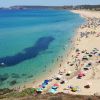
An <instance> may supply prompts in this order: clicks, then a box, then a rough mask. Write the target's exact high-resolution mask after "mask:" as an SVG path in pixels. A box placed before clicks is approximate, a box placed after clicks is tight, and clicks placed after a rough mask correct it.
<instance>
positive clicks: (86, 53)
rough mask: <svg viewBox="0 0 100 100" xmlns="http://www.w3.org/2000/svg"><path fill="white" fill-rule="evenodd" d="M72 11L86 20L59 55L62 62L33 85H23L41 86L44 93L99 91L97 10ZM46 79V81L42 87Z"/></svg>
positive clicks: (89, 93) (98, 14)
mask: <svg viewBox="0 0 100 100" xmlns="http://www.w3.org/2000/svg"><path fill="white" fill-rule="evenodd" d="M71 12H73V13H77V14H80V16H81V17H83V18H85V22H84V23H83V24H82V25H81V26H80V27H79V28H78V29H77V30H76V34H75V37H74V38H73V40H71V45H72V47H71V48H70V50H69V51H68V52H66V54H64V56H62V57H60V58H61V59H60V61H61V60H62V63H60V64H59V65H57V66H58V67H56V68H55V69H54V71H53V72H50V73H48V76H47V77H44V78H43V79H41V80H38V81H37V82H36V83H35V84H34V83H33V84H27V85H26V87H35V88H39V89H42V90H41V91H42V93H43V94H44V93H47V92H51V93H58V92H64V93H67V94H78V95H79V94H81V95H96V94H100V89H99V88H100V85H99V83H100V45H99V42H100V12H99V11H98V12H96V11H84V10H82V11H81V10H73V11H71ZM45 79H46V81H47V80H48V82H47V84H45V85H44V88H42V86H43V83H42V82H43V80H45ZM44 83H45V82H44ZM41 84H42V86H41ZM55 85H56V86H55ZM54 88H55V89H54Z"/></svg>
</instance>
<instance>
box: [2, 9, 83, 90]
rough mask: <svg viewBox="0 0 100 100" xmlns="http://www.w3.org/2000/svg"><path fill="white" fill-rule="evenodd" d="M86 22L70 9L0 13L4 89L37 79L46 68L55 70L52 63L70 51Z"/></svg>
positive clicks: (4, 11) (7, 11) (6, 11)
mask: <svg viewBox="0 0 100 100" xmlns="http://www.w3.org/2000/svg"><path fill="white" fill-rule="evenodd" d="M82 22H83V19H81V18H80V16H79V15H77V14H73V13H71V12H70V11H66V10H53V9H33V10H0V88H4V87H12V86H14V85H16V84H17V85H18V84H23V83H25V82H28V81H30V80H34V79H35V78H37V77H38V76H41V75H42V74H45V73H44V72H43V70H44V69H45V67H46V68H47V69H51V70H53V67H54V66H53V64H52V61H54V63H56V60H55V59H57V57H58V56H59V55H61V54H62V53H63V52H65V51H64V49H63V48H64V47H65V48H66V49H68V48H69V46H70V39H71V38H72V37H73V36H74V34H75V29H76V28H78V26H79V25H80V24H81V23H82ZM12 81H16V84H13V85H12Z"/></svg>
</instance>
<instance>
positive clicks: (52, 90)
mask: <svg viewBox="0 0 100 100" xmlns="http://www.w3.org/2000/svg"><path fill="white" fill-rule="evenodd" d="M49 92H50V93H53V94H55V93H57V91H56V90H54V89H50V90H49Z"/></svg>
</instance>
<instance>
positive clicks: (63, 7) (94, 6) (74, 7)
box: [0, 4, 100, 11]
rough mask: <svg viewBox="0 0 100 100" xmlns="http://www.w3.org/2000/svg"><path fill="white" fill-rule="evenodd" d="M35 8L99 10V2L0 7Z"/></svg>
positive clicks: (10, 8)
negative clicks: (95, 3)
mask: <svg viewBox="0 0 100 100" xmlns="http://www.w3.org/2000/svg"><path fill="white" fill-rule="evenodd" d="M35 8H38V9H59V10H62V9H67V10H79V9H82V10H96V11H100V4H99V5H76V6H73V5H69V6H67V5H66V6H27V5H22V6H20V5H16V6H11V7H8V8H5V7H1V8H0V9H9V10H12V9H17V10H25V9H35Z"/></svg>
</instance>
